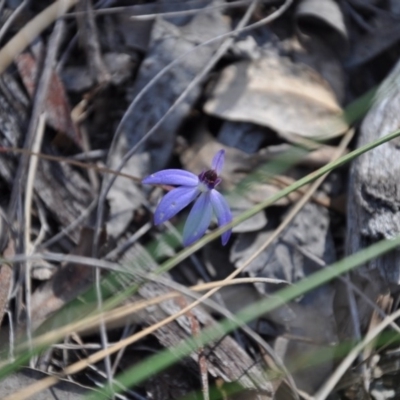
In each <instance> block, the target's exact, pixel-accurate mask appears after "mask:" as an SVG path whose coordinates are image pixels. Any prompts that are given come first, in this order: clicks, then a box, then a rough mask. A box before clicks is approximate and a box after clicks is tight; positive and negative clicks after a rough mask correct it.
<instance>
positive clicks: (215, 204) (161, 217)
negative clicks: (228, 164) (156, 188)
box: [142, 150, 232, 246]
mask: <svg viewBox="0 0 400 400" xmlns="http://www.w3.org/2000/svg"><path fill="white" fill-rule="evenodd" d="M224 159H225V150H220V151H219V152H218V153H217V154H216V155H215V156H214V158H213V161H212V165H211V169H209V170H208V171H204V172H202V173H201V174H200V175H199V176H197V175H195V174H192V173H191V172H188V171H184V170H181V169H165V170H163V171H159V172H156V173H154V174H152V175H150V176H148V177H147V178H145V179H143V180H142V183H146V184H151V185H172V186H179V187H177V188H175V189H173V190H171V191H170V192H168V193H167V194H166V195H165V196H164V197H163V198H162V200H161V201H160V203H159V205H158V206H157V209H156V211H155V213H154V223H155V224H156V225H159V224H162V223H163V222H165V221H167V220H169V219H170V218H172V217H173V216H174V215H176V214H177V213H178V212H179V211H181V210H182V209H184V208H185V207H186V206H188V205H189V204H190V203H191V202H192V201H194V200H196V199H197V200H196V202H195V203H194V205H193V208H192V209H191V211H190V213H189V217H188V219H187V221H186V223H185V227H184V228H183V245H184V246H189V245H190V244H192V243H194V242H195V241H196V240H198V239H199V238H201V237H202V236H203V235H204V233H205V232H206V230H207V228H208V226H209V225H210V222H211V218H212V216H213V213H214V214H215V216H216V217H217V221H218V226H219V227H221V226H224V225H226V224H229V223H230V222H231V221H232V213H231V210H230V208H229V205H228V203H227V201H226V200H225V199H224V197H223V196H222V195H221V194H220V193H219V192H217V190H215V188H216V187H217V186H218V184H219V183H221V178H220V177H219V175H220V173H221V171H222V167H223V165H224ZM231 233H232V230H231V229H229V230H228V231H226V232H224V233H223V234H222V236H221V240H222V244H223V245H224V246H225V245H226V243H227V242H228V240H229V238H230V236H231Z"/></svg>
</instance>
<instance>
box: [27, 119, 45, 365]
mask: <svg viewBox="0 0 400 400" xmlns="http://www.w3.org/2000/svg"><path fill="white" fill-rule="evenodd" d="M45 128H46V114H45V113H43V114H41V115H40V117H39V123H38V128H37V131H36V136H35V138H34V142H33V144H32V150H33V151H39V150H40V148H41V146H42V141H43V135H44V130H45ZM38 161H39V160H38V158H37V157H32V158H31V159H30V162H29V169H28V176H27V178H26V189H25V210H24V214H25V235H24V236H25V239H24V247H25V251H24V253H25V254H29V255H30V254H32V252H33V249H32V244H31V240H30V234H31V210H32V199H33V186H34V182H35V176H36V171H37V165H38ZM31 294H32V285H31V263H30V262H29V261H28V262H26V263H25V302H26V333H27V337H28V343H29V344H30V349H32V347H31V343H32V319H31V311H32V307H31ZM33 363H34V360H33V359H32V360H31V361H30V364H31V367H32V368H34V365H33Z"/></svg>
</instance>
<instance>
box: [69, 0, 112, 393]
mask: <svg viewBox="0 0 400 400" xmlns="http://www.w3.org/2000/svg"><path fill="white" fill-rule="evenodd" d="M77 9H79V10H80V11H84V13H83V14H80V15H79V16H78V17H77V22H78V27H79V31H78V35H79V36H80V39H81V41H82V43H83V44H84V48H85V53H86V59H87V63H88V65H89V70H90V73H91V75H92V77H93V78H94V79H95V80H96V82H97V83H98V84H99V85H100V86H104V85H106V84H107V83H108V82H109V81H110V74H109V73H108V71H107V68H106V66H105V64H104V61H103V59H102V57H101V51H100V45H99V41H98V35H97V28H96V24H95V20H94V16H93V10H92V3H91V0H80V1H79V2H78V4H77ZM92 255H93V256H94V257H96V256H97V248H96V246H95V247H94V249H93V251H92ZM94 280H95V283H94V286H95V291H96V299H97V311H98V313H99V315H100V323H99V333H100V341H101V345H102V347H103V349H107V348H108V335H107V329H106V326H105V323H104V320H103V318H102V315H103V295H102V291H101V270H100V268H97V267H96V268H95V270H94ZM104 368H105V371H106V374H107V382H108V384H109V385H110V387H113V385H112V383H113V381H114V377H113V371H112V366H111V360H110V357H109V356H107V357H105V359H104ZM111 398H112V399H114V398H115V396H114V394H113V395H112V396H111Z"/></svg>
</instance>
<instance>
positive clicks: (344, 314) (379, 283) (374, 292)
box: [335, 63, 400, 339]
mask: <svg viewBox="0 0 400 400" xmlns="http://www.w3.org/2000/svg"><path fill="white" fill-rule="evenodd" d="M399 82H400V63H398V64H397V65H396V67H395V68H394V70H393V71H392V73H391V74H390V75H389V77H388V78H387V79H386V80H385V82H384V83H383V84H382V85H381V88H380V89H379V91H378V93H377V95H376V99H375V103H374V105H373V107H372V108H371V110H370V111H369V113H368V114H367V116H366V117H365V119H364V121H363V123H362V125H361V129H360V136H359V139H358V144H357V145H358V146H363V145H365V144H366V143H370V142H372V141H374V140H377V139H378V138H380V137H383V136H385V135H387V134H388V133H391V132H394V131H395V130H397V129H399V126H400V116H399V112H398V110H399V107H400V83H399ZM399 176H400V141H399V140H398V139H395V140H392V141H391V142H389V143H385V144H383V145H381V146H379V147H376V148H375V149H373V150H371V151H369V152H367V153H365V154H363V155H362V156H360V157H358V158H357V159H356V160H354V161H353V163H352V166H351V170H350V179H349V194H348V203H347V207H348V212H347V215H348V219H347V239H346V251H347V254H353V253H356V252H358V251H360V250H363V249H365V248H367V247H368V246H369V245H371V244H373V243H375V242H377V241H379V240H381V239H392V238H394V237H396V236H397V235H398V234H399V233H400V183H399ZM399 263H400V252H399V251H398V250H395V251H392V252H390V253H387V254H385V255H384V256H382V257H379V258H376V259H372V260H371V261H370V262H368V263H367V264H366V265H364V266H362V267H360V268H359V269H357V270H356V271H353V272H352V273H351V277H352V280H353V283H354V284H356V285H357V286H358V287H359V288H360V289H361V290H362V291H363V292H364V293H365V294H366V295H367V296H368V297H369V298H370V299H371V300H373V301H375V300H376V299H377V298H378V296H379V295H380V294H385V293H386V292H387V291H388V290H390V289H392V290H395V291H397V290H398V287H399V284H400V270H399V268H398V266H399ZM337 285H338V288H337V294H336V310H335V311H336V319H337V325H338V328H339V329H340V332H341V336H342V338H343V339H345V338H349V337H354V334H355V331H354V327H353V323H352V319H351V317H350V314H349V307H348V300H347V299H348V296H347V291H346V288H345V287H344V286H343V284H341V283H339V282H338V284H337ZM357 309H358V313H359V319H360V321H359V323H360V325H361V331H364V330H365V329H366V328H367V325H368V323H369V319H370V317H371V313H372V310H371V307H370V306H369V305H368V304H366V302H365V301H363V300H362V299H357ZM356 323H357V321H356Z"/></svg>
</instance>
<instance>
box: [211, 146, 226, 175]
mask: <svg viewBox="0 0 400 400" xmlns="http://www.w3.org/2000/svg"><path fill="white" fill-rule="evenodd" d="M224 161H225V150H220V151H219V152H218V153H217V154H216V155H215V156H214V158H213V160H212V163H211V167H212V169H213V170H214V171H215V172H216V173H217V175H219V174H220V173H221V171H222V167H223V166H224Z"/></svg>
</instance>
